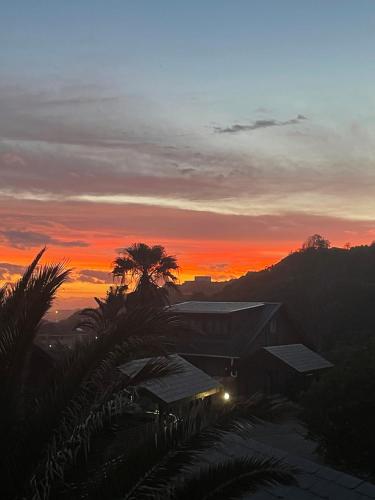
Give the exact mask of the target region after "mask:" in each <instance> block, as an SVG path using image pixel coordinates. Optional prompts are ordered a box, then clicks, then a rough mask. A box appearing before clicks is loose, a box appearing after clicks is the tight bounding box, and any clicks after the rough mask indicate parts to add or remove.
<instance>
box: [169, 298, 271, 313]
mask: <svg viewBox="0 0 375 500" xmlns="http://www.w3.org/2000/svg"><path fill="white" fill-rule="evenodd" d="M263 305H264V303H263V302H204V301H196V300H190V301H188V302H180V303H179V304H173V305H171V306H170V307H169V308H168V310H169V311H171V312H174V313H184V314H230V313H234V312H237V311H243V310H244V309H253V308H255V307H261V306H263Z"/></svg>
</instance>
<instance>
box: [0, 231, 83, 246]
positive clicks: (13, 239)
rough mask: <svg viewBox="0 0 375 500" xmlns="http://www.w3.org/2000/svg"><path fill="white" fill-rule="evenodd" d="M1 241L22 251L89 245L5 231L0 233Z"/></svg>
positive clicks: (35, 234) (32, 233) (40, 234)
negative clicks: (44, 246) (48, 246)
mask: <svg viewBox="0 0 375 500" xmlns="http://www.w3.org/2000/svg"><path fill="white" fill-rule="evenodd" d="M0 240H2V241H3V243H5V244H7V245H9V246H11V247H13V248H18V249H21V250H24V249H28V248H33V247H38V246H43V245H54V246H59V247H87V246H89V244H88V243H87V242H85V241H80V240H77V241H64V240H61V239H58V238H52V237H51V236H49V235H48V234H44V233H38V232H34V231H17V230H5V231H0Z"/></svg>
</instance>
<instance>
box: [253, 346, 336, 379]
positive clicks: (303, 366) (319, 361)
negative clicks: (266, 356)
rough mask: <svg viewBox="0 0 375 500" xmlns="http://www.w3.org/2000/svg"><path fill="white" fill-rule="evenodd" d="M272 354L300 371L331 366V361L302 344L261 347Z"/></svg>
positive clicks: (304, 371)
mask: <svg viewBox="0 0 375 500" xmlns="http://www.w3.org/2000/svg"><path fill="white" fill-rule="evenodd" d="M262 349H264V350H265V351H267V352H268V353H270V354H271V355H272V356H275V357H276V358H278V359H280V360H281V361H283V362H284V363H286V364H287V365H288V366H290V367H291V368H293V369H294V370H296V371H297V372H300V373H306V372H312V371H314V370H322V369H324V368H331V367H332V366H333V364H332V363H330V362H329V361H327V360H326V359H324V358H323V357H322V356H320V355H319V354H317V353H316V352H314V351H312V350H311V349H309V348H308V347H306V346H305V345H303V344H288V345H275V346H269V347H263V348H262Z"/></svg>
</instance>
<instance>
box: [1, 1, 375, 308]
mask: <svg viewBox="0 0 375 500" xmlns="http://www.w3.org/2000/svg"><path fill="white" fill-rule="evenodd" d="M0 47H1V48H0V217H1V224H0V279H2V280H3V281H8V280H11V279H14V278H15V277H16V276H17V275H18V274H19V273H20V272H21V271H22V269H23V266H24V265H25V264H26V263H28V262H29V261H30V260H31V259H32V257H33V256H34V255H35V254H36V252H37V250H38V249H39V248H40V247H41V246H43V245H44V244H46V245H47V247H48V252H47V254H46V260H52V261H53V260H61V259H63V258H66V259H68V260H69V262H70V265H71V266H73V267H74V268H75V271H74V275H73V278H72V280H71V282H69V283H67V284H66V285H65V287H64V290H63V291H62V294H61V295H60V298H59V303H58V304H59V306H61V307H66V308H71V307H77V306H81V305H84V304H88V303H90V297H92V296H93V295H97V296H98V295H99V296H101V295H103V294H104V293H105V290H106V288H107V286H108V283H109V282H110V280H111V278H110V274H109V273H110V270H111V262H112V261H113V259H114V258H115V257H116V249H118V248H121V247H124V246H127V245H129V244H131V243H134V242H138V241H143V242H146V243H149V244H155V243H160V244H162V245H164V246H165V247H166V248H167V251H168V253H170V254H173V255H176V256H177V258H178V260H179V263H180V265H181V271H180V278H181V281H183V280H184V279H189V278H191V277H192V276H193V275H195V274H210V275H212V276H213V278H214V279H219V280H222V279H228V278H231V277H236V276H240V275H242V274H244V273H245V272H247V271H248V270H254V269H260V268H263V267H264V266H267V265H269V264H271V263H274V262H277V261H278V260H279V259H280V258H282V257H283V256H285V255H286V254H288V253H289V252H290V251H291V250H293V249H296V248H298V247H299V246H300V244H301V242H302V241H303V240H304V239H306V237H307V236H309V235H310V234H313V233H316V232H318V233H321V234H323V235H324V236H326V237H328V238H329V239H330V240H331V242H332V243H333V244H334V245H337V246H342V245H344V244H345V243H346V242H350V243H351V244H352V245H354V244H361V243H369V242H371V241H373V240H375V168H374V167H375V164H374V156H375V2H374V1H373V0H357V1H354V0H314V1H309V0H257V1H256V0H242V1H241V0H236V1H230V0H226V1H224V0H203V1H202V0H200V1H197V0H189V1H182V0H181V1H179V0H174V1H167V0H157V1H156V0H155V1H152V0H148V1H146V0H136V1H127V0H105V1H103V0H100V1H99V0H86V1H85V0H75V1H73V0H64V1H62V0H56V1H54V0H48V1H47V0H38V1H31V0H25V1H21V0H15V1H13V2H11V1H6V2H2V3H1V15H0Z"/></svg>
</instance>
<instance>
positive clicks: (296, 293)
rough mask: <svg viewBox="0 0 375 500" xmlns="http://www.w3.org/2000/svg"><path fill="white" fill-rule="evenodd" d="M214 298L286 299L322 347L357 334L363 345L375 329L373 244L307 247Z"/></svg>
mask: <svg viewBox="0 0 375 500" xmlns="http://www.w3.org/2000/svg"><path fill="white" fill-rule="evenodd" d="M324 241H326V240H323V242H324ZM215 298H216V299H217V300H233V301H236V300H250V301H252V300H253V301H259V300H264V301H275V302H283V303H284V304H285V305H286V306H287V309H288V312H289V314H290V315H291V317H292V318H293V319H294V321H295V322H296V323H297V324H298V326H299V327H300V328H301V330H302V331H303V332H305V333H306V334H307V336H308V339H309V341H310V342H311V343H312V345H315V346H316V347H317V348H318V349H319V350H325V351H327V350H331V349H332V348H334V347H335V346H338V345H339V344H340V343H341V344H345V343H347V342H348V341H350V340H351V339H353V338H356V339H357V341H358V343H360V342H362V341H363V340H364V339H366V338H368V337H369V336H371V335H372V334H373V333H374V332H375V315H374V314H373V304H374V303H375V245H370V246H366V245H365V246H359V247H352V248H345V249H342V248H329V245H327V244H324V243H323V244H320V245H319V246H314V245H313V246H309V245H307V246H306V245H305V246H304V247H303V248H302V249H301V250H299V251H296V252H293V253H291V254H290V255H288V256H287V257H286V258H285V259H283V260H281V261H280V262H279V263H278V264H276V265H274V266H271V267H269V268H267V269H265V270H263V271H259V272H249V273H247V274H246V275H245V276H243V277H241V278H239V279H238V280H233V281H232V282H231V283H230V284H229V285H227V286H226V287H225V288H224V290H223V291H222V292H220V294H218V295H217V296H216V297H215Z"/></svg>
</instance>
